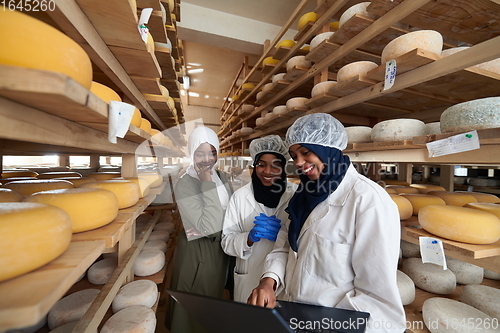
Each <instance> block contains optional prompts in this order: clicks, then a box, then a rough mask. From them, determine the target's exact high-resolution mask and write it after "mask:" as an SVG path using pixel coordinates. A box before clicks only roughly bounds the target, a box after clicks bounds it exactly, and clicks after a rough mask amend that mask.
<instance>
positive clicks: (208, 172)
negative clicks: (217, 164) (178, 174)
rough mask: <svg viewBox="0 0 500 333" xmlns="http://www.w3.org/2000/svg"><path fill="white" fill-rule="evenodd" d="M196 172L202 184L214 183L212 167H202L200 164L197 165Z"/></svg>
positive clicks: (195, 166)
mask: <svg viewBox="0 0 500 333" xmlns="http://www.w3.org/2000/svg"><path fill="white" fill-rule="evenodd" d="M194 170H195V171H196V173H197V174H198V178H200V180H201V181H202V182H208V181H212V167H211V166H210V165H207V166H201V167H200V166H198V164H195V165H194Z"/></svg>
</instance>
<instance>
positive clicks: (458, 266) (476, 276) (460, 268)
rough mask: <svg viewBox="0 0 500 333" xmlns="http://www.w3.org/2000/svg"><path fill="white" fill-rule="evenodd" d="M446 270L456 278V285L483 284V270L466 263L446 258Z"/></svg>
mask: <svg viewBox="0 0 500 333" xmlns="http://www.w3.org/2000/svg"><path fill="white" fill-rule="evenodd" d="M446 265H447V266H448V269H449V270H450V271H452V272H453V274H455V276H456V277H457V283H458V284H480V283H481V282H483V276H484V268H482V267H479V266H476V265H473V264H469V263H468V262H465V261H462V260H458V259H455V258H451V257H446Z"/></svg>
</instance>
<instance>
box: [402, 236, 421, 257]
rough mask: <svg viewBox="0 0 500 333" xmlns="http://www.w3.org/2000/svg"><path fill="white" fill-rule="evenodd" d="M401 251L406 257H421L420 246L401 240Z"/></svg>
mask: <svg viewBox="0 0 500 333" xmlns="http://www.w3.org/2000/svg"><path fill="white" fill-rule="evenodd" d="M401 251H402V255H403V257H405V258H420V257H421V255H420V246H418V245H417V244H413V243H410V242H407V241H404V240H401Z"/></svg>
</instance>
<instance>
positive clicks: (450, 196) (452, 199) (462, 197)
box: [427, 191, 477, 206]
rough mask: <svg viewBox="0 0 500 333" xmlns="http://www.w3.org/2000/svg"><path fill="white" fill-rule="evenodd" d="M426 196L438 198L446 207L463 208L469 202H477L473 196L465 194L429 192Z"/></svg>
mask: <svg viewBox="0 0 500 333" xmlns="http://www.w3.org/2000/svg"><path fill="white" fill-rule="evenodd" d="M427 194H430V195H435V196H437V197H440V198H441V199H443V200H444V202H446V204H447V205H452V206H464V205H466V204H468V203H471V202H477V199H476V197H475V196H473V195H471V194H467V193H463V192H462V193H459V192H448V191H430V192H427Z"/></svg>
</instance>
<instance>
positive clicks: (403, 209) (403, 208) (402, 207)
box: [389, 194, 413, 220]
mask: <svg viewBox="0 0 500 333" xmlns="http://www.w3.org/2000/svg"><path fill="white" fill-rule="evenodd" d="M389 195H390V196H391V199H392V201H394V203H395V204H396V205H397V206H398V211H399V219H400V220H406V219H409V218H410V217H411V215H412V212H413V207H412V205H411V202H410V201H409V200H408V199H406V198H405V197H403V196H400V195H397V194H389Z"/></svg>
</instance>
